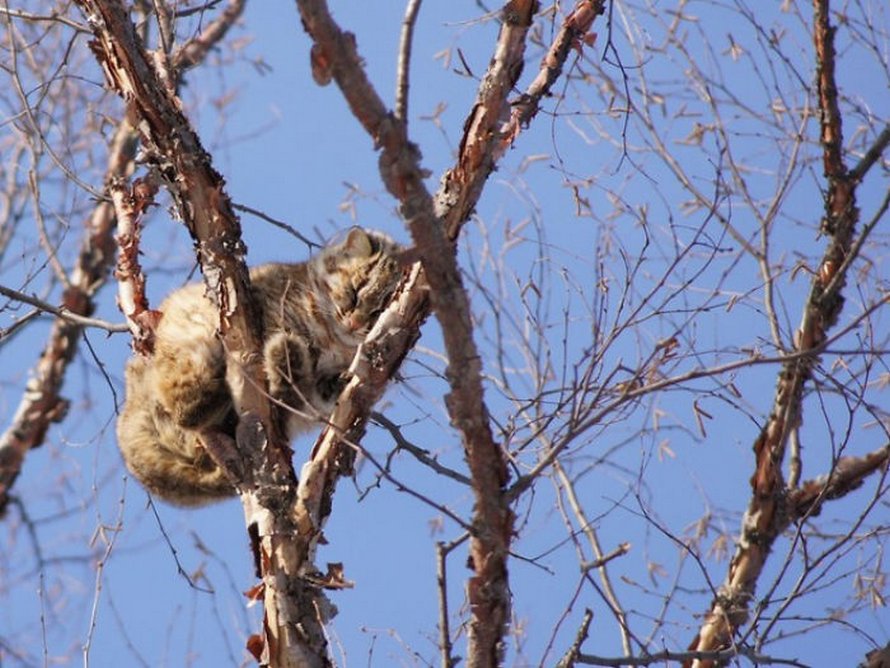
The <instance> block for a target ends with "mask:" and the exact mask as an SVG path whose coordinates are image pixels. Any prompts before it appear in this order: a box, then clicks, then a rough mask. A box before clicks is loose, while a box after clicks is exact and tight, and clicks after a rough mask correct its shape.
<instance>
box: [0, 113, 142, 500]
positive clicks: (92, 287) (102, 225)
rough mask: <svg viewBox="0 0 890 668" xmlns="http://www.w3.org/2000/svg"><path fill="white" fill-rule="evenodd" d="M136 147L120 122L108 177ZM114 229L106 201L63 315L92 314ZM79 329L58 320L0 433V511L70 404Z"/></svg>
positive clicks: (90, 224)
mask: <svg viewBox="0 0 890 668" xmlns="http://www.w3.org/2000/svg"><path fill="white" fill-rule="evenodd" d="M136 146H137V142H136V136H135V135H134V134H133V132H132V129H131V128H130V126H129V124H128V123H126V122H122V123H121V124H120V125H119V126H118V129H117V132H116V133H115V135H114V138H113V139H112V141H111V145H110V147H109V151H108V166H107V168H106V172H105V173H106V181H110V180H111V179H113V178H118V177H122V176H124V175H125V174H126V173H127V172H128V171H129V169H130V168H131V164H132V160H133V158H134V156H135V154H136ZM113 232H114V211H113V209H112V207H111V204H110V203H108V202H101V203H99V204H98V205H97V206H96V208H95V209H94V210H93V213H92V215H91V216H90V218H89V220H88V221H87V222H86V233H85V234H84V240H83V243H82V246H81V249H80V253H79V254H78V258H77V265H76V266H75V268H74V271H73V272H72V273H71V276H70V280H69V287H68V288H67V289H66V290H65V292H64V294H63V295H62V306H63V308H64V310H65V311H66V312H67V313H72V314H76V315H80V316H86V317H88V316H89V315H90V314H92V312H93V296H94V295H95V294H96V292H97V291H98V290H99V289H100V288H101V287H102V286H103V285H104V284H105V281H106V280H107V279H108V275H109V270H110V269H111V266H112V264H113V263H114V239H113ZM83 327H84V323H83V322H81V323H78V322H73V321H72V320H70V319H68V318H67V317H64V316H62V317H57V318H56V320H55V322H54V323H53V326H52V329H51V330H50V334H49V338H48V340H47V344H46V346H45V347H44V349H43V352H42V353H41V355H40V359H39V360H38V362H37V364H36V366H35V367H34V369H32V371H31V375H30V378H29V379H28V383H27V385H26V387H25V393H24V395H23V396H22V400H21V401H20V402H19V405H18V408H17V409H16V411H15V413H14V414H13V417H12V420H11V423H10V426H9V428H8V429H7V430H6V431H5V432H4V434H3V436H2V437H0V514H2V513H3V511H4V510H5V508H6V503H7V501H8V493H9V490H10V488H11V487H12V484H13V483H14V482H15V479H16V478H17V477H18V474H19V471H20V470H21V467H22V463H23V462H24V458H25V455H26V453H27V452H28V450H30V449H32V448H36V447H38V446H39V445H41V444H42V443H43V439H44V438H45V437H46V432H47V430H48V429H49V425H50V424H51V423H52V422H57V421H59V420H61V419H62V418H63V417H64V415H65V411H66V410H67V406H68V402H67V401H66V400H65V399H63V398H62V396H61V394H60V393H61V389H62V383H63V381H64V379H65V372H66V370H67V368H68V364H69V363H70V362H71V360H72V359H74V354H75V352H76V350H77V344H78V342H79V339H80V335H81V333H82V331H83Z"/></svg>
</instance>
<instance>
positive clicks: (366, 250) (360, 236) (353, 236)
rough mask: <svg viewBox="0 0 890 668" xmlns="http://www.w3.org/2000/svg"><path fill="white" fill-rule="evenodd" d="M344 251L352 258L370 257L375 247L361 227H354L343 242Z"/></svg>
mask: <svg viewBox="0 0 890 668" xmlns="http://www.w3.org/2000/svg"><path fill="white" fill-rule="evenodd" d="M343 250H344V251H345V252H346V253H347V254H349V255H351V256H352V257H370V256H371V254H372V253H373V252H374V246H373V244H372V243H371V238H370V237H369V236H368V233H367V232H365V231H364V230H363V229H362V228H360V227H352V228H350V230H349V233H348V234H347V235H346V240H345V241H344V242H343Z"/></svg>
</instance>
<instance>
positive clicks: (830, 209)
mask: <svg viewBox="0 0 890 668" xmlns="http://www.w3.org/2000/svg"><path fill="white" fill-rule="evenodd" d="M813 5H814V23H815V25H814V29H813V33H814V44H815V54H816V63H817V71H818V79H817V81H818V98H819V110H820V120H821V125H820V127H821V140H822V147H823V165H824V169H825V177H826V180H827V182H828V187H827V193H826V197H825V210H824V216H823V219H822V229H823V231H824V232H825V233H827V234H828V235H829V236H830V239H829V243H828V246H827V248H826V250H825V252H824V255H823V258H822V262H821V264H820V267H819V271H817V272H816V274H815V275H814V278H813V283H812V287H811V290H810V295H809V298H808V300H807V303H806V305H805V307H804V312H803V317H802V319H801V324H800V327H799V328H798V330H797V332H796V334H795V340H794V342H793V343H794V347H795V349H796V350H797V351H800V352H804V351H811V350H814V349H816V348H818V346H820V345H821V344H822V342H823V341H825V338H826V336H827V332H828V331H829V330H830V328H831V327H833V326H834V325H835V324H836V323H837V321H838V318H839V316H840V313H841V309H842V308H843V303H844V300H843V297H842V295H841V291H842V289H843V287H844V285H845V282H846V274H847V271H848V270H849V268H850V265H851V261H852V259H853V258H851V257H850V251H851V243H852V239H853V232H854V228H855V225H856V223H857V221H858V218H859V211H858V209H857V207H856V198H855V194H856V193H855V189H856V185H857V183H856V182H855V181H854V180H852V179H851V178H850V177H849V174H848V172H847V168H846V166H845V164H844V162H843V154H842V148H843V147H842V142H843V139H842V138H843V132H842V118H841V115H840V111H839V108H838V100H837V97H838V93H837V84H836V81H835V76H834V73H835V51H834V41H833V38H834V28H833V27H832V26H831V25H830V23H829V16H828V0H814V2H813ZM817 361H818V355H811V356H807V357H802V358H799V359H797V360H795V361H792V362H789V363H786V364H783V365H782V370H781V372H780V373H779V377H778V380H777V383H776V392H775V397H774V400H773V407H772V411H771V413H770V416H769V418H768V420H767V422H766V425H765V426H764V427H763V430H762V431H761V433H760V435H759V436H758V438H757V440H756V441H755V443H754V453H755V457H756V468H755V472H754V475H753V477H752V479H751V489H752V495H751V499H750V501H749V503H748V508H747V510H746V512H745V515H744V518H743V520H742V533H741V536H740V538H739V541H738V545H737V547H736V552H735V554H734V555H733V558H732V560H731V561H730V564H729V572H728V574H727V576H726V580H725V581H724V583H723V585H722V586H721V587H720V589H719V591H718V592H717V596H716V597H715V600H714V602H713V604H712V607H711V609H710V611H709V612H708V614H707V615H706V618H705V622H704V624H703V625H702V627H701V629H700V630H699V633H698V635H697V636H696V637H695V639H694V640H693V641H692V644H691V645H690V647H689V648H690V649H691V650H696V651H711V650H722V649H725V648H728V647H730V645H731V644H732V637H733V634H734V633H735V632H736V630H737V629H738V628H739V627H740V626H741V625H742V624H743V623H744V622H745V621H746V620H747V618H748V609H749V605H750V602H751V601H752V600H753V597H754V591H755V588H756V585H757V580H758V579H759V577H760V574H761V572H762V570H763V566H764V564H765V563H766V559H767V557H768V556H769V553H770V551H771V549H772V546H773V544H774V542H775V540H776V539H777V538H778V536H779V535H780V534H781V532H782V530H783V529H784V528H785V527H786V526H787V524H788V515H787V513H786V512H785V507H786V505H787V491H786V489H785V483H784V480H783V475H782V463H783V461H784V458H785V448H786V444H787V442H788V437H789V434H791V432H792V431H794V430H795V429H797V428H798V426H799V425H800V422H801V418H802V402H803V389H804V385H805V383H806V382H807V381H808V380H809V379H810V375H811V371H812V368H813V365H815V364H816V363H817ZM823 498H824V497H823ZM684 665H686V666H696V667H698V668H704V667H710V666H714V665H716V664H715V662H714V661H711V660H702V661H697V660H696V661H687V662H686V663H685V664H684Z"/></svg>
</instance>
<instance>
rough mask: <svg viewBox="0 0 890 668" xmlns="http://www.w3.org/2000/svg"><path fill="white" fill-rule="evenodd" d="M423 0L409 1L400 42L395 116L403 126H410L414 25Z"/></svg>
mask: <svg viewBox="0 0 890 668" xmlns="http://www.w3.org/2000/svg"><path fill="white" fill-rule="evenodd" d="M420 3H421V0H408V6H407V7H405V18H403V19H402V34H401V37H400V40H399V61H398V64H397V65H396V110H395V115H396V118H398V119H399V120H400V121H402V123H403V124H405V125H407V124H408V85H409V77H410V70H411V47H412V45H413V41H414V25H415V23H416V22H417V13H418V12H419V11H420Z"/></svg>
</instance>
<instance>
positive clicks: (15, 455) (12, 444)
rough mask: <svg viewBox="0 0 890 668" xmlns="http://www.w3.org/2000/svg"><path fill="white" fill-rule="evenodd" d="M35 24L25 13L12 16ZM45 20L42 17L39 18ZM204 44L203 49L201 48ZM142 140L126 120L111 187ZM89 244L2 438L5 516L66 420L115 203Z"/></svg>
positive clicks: (209, 42) (197, 58) (112, 151)
mask: <svg viewBox="0 0 890 668" xmlns="http://www.w3.org/2000/svg"><path fill="white" fill-rule="evenodd" d="M244 1H245V0H231V1H230V3H229V5H228V7H227V8H226V9H225V10H224V11H223V12H222V13H221V14H220V16H219V17H217V18H216V19H214V20H213V21H211V22H210V24H209V25H208V26H207V29H206V30H205V31H204V32H203V33H201V34H200V35H198V36H196V37H195V38H193V39H191V40H189V41H188V42H186V43H185V44H183V46H182V47H181V49H180V51H179V52H178V53H177V56H176V58H175V62H176V63H177V65H178V69H177V75H178V80H181V73H182V70H183V69H184V68H185V67H186V66H193V65H196V64H198V63H199V62H201V61H202V60H203V58H204V57H205V56H206V54H207V52H208V51H209V49H210V48H212V47H213V46H214V45H215V44H217V43H218V42H219V41H221V40H222V39H223V38H224V37H225V35H226V33H227V31H228V29H229V28H230V27H231V26H232V24H233V23H234V21H235V20H236V19H237V18H238V15H240V13H241V10H242V9H243V6H244ZM9 13H10V15H12V16H20V17H22V18H26V19H35V17H32V16H26V15H24V14H22V13H18V14H15V13H12V12H9ZM36 18H40V17H36ZM46 20H53V21H59V22H60V23H64V24H65V25H69V26H72V27H74V28H75V29H76V30H78V31H81V30H83V29H84V26H83V25H82V24H80V23H75V22H73V21H70V20H68V19H65V18H63V17H59V16H53V17H46ZM196 43H198V44H200V47H201V48H198V47H197V46H196ZM137 146H138V139H137V136H136V134H135V132H134V130H133V129H132V128H131V127H130V125H129V123H128V122H127V121H126V120H122V121H121V122H120V123H119V125H118V128H117V130H116V132H115V135H114V137H113V138H112V140H111V142H110V145H109V150H108V165H107V167H106V170H105V183H106V184H109V183H111V182H112V181H114V180H116V179H123V178H125V177H126V176H127V175H128V174H129V173H130V172H131V171H132V169H133V160H134V158H135V156H136V149H137ZM85 227H86V230H85V233H84V238H83V242H82V244H81V249H80V252H79V253H78V256H77V263H76V265H75V267H74V269H73V271H72V273H71V276H70V277H69V281H68V283H69V286H68V287H67V289H66V290H65V293H64V294H63V296H62V305H63V311H64V313H63V314H61V315H59V317H58V318H57V319H56V320H55V322H54V323H53V327H52V329H51V331H50V334H49V338H48V340H47V344H46V346H45V347H44V349H43V352H42V354H41V356H40V359H39V361H38V362H37V364H36V365H35V367H34V368H33V370H32V371H31V375H30V380H29V381H28V384H27V386H26V389H25V393H24V396H23V397H22V400H21V401H20V403H19V406H18V408H17V409H16V411H15V413H14V414H13V418H12V420H11V424H10V426H9V428H8V429H7V430H6V431H5V432H4V433H3V435H2V436H0V515H2V513H3V511H4V509H5V507H6V503H7V500H8V496H7V495H8V493H9V490H10V488H11V487H12V485H13V483H14V482H15V479H16V478H17V477H18V474H19V471H20V470H21V466H22V464H23V462H24V458H25V455H26V453H27V452H28V451H29V450H31V449H32V448H36V447H38V446H39V445H41V444H42V443H43V440H44V438H45V437H46V432H47V430H48V428H49V425H50V424H51V423H52V422H54V421H58V420H60V419H61V418H62V417H63V416H64V413H65V407H66V405H67V402H66V401H65V400H64V399H63V398H62V397H61V395H60V392H61V388H62V383H63V381H64V378H65V373H66V370H67V367H68V364H69V363H70V362H71V360H72V359H73V358H74V354H75V352H76V350H77V344H78V342H79V339H80V335H81V333H82V331H83V326H84V325H85V324H88V321H81V322H79V323H78V322H75V321H73V320H72V319H71V318H70V315H75V316H81V317H88V316H89V315H90V314H91V313H92V312H93V309H94V304H93V299H94V297H95V295H96V294H97V293H98V291H99V290H100V289H101V288H102V287H103V286H104V285H105V283H106V281H107V280H108V276H109V272H110V270H111V267H112V266H113V264H114V255H115V252H114V251H115V246H114V230H115V215H114V211H113V208H112V206H111V202H109V201H102V202H99V203H98V204H97V205H96V207H95V209H94V210H93V212H92V214H91V216H90V218H89V219H88V220H87V222H86V224H85Z"/></svg>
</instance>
